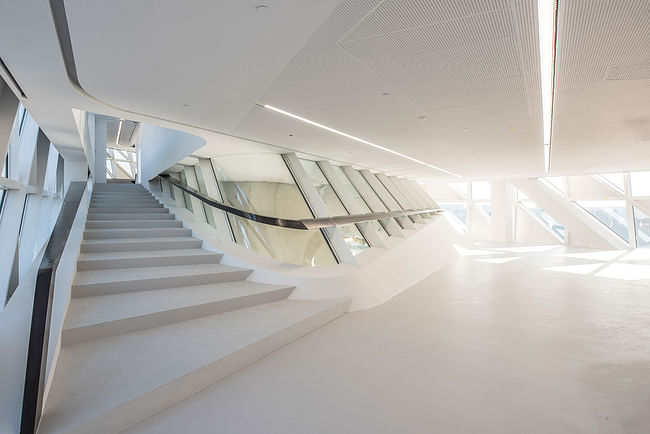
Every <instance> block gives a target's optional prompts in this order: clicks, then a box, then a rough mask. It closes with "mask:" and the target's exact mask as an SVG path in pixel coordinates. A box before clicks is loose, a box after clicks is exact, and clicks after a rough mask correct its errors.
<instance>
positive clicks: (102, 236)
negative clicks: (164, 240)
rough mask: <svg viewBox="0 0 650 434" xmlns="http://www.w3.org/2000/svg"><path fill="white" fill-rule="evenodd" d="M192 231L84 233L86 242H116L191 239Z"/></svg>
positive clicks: (162, 229) (168, 229)
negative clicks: (121, 240)
mask: <svg viewBox="0 0 650 434" xmlns="http://www.w3.org/2000/svg"><path fill="white" fill-rule="evenodd" d="M191 235H192V230H191V229H184V228H158V229H136V230H117V229H107V230H105V231H103V230H101V229H96V230H92V231H85V232H84V239H85V240H114V239H117V238H136V237H137V238H157V237H189V236H191Z"/></svg>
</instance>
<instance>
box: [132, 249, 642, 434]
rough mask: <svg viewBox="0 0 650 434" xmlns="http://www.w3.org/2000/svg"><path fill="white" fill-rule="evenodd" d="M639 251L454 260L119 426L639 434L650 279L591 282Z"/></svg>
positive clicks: (144, 430)
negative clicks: (135, 422) (393, 293)
mask: <svg viewBox="0 0 650 434" xmlns="http://www.w3.org/2000/svg"><path fill="white" fill-rule="evenodd" d="M639 252H641V253H643V251H640V250H637V251H632V252H624V251H623V252H621V254H620V255H614V256H608V255H595V256H594V253H595V251H591V250H579V249H576V248H571V249H567V248H565V247H560V246H544V248H528V247H524V248H518V247H515V248H509V249H503V250H500V249H499V248H496V249H495V248H492V247H491V246H481V250H478V251H477V252H476V254H473V252H472V251H464V252H463V253H462V254H463V255H464V256H462V257H460V258H459V259H458V260H456V261H455V262H454V263H453V264H451V265H449V266H447V267H445V268H443V269H441V270H440V271H438V272H436V273H434V274H433V275H431V276H430V277H428V278H427V279H425V280H423V281H421V282H420V283H418V284H416V285H415V286H413V287H412V288H410V289H408V290H407V291H405V292H403V293H402V294H400V295H398V296H396V297H395V298H393V299H392V300H390V301H388V302H386V303H385V304H382V305H380V306H377V307H375V308H372V309H369V310H365V311H360V312H352V313H349V314H348V315H346V316H344V317H343V318H340V319H338V320H337V321H335V322H333V323H330V324H328V325H326V326H324V327H322V328H320V329H318V330H316V331H315V332H313V333H311V334H310V335H308V336H305V337H303V338H301V339H300V340H298V341H296V342H294V343H292V344H290V345H289V346H287V347H284V348H282V349H280V350H278V351H276V352H275V353H273V354H271V355H269V356H267V357H266V358H264V359H263V360H260V361H258V362H256V363H255V364H253V365H250V366H248V367H247V368H245V369H244V370H241V371H239V372H237V373H236V374H234V375H232V376H230V377H228V378H226V379H224V380H222V381H221V382H219V383H217V384H215V385H213V386H210V387H209V388H207V389H205V390H204V391H202V392H200V393H198V394H196V395H194V396H192V397H190V398H189V399H187V400H185V401H184V402H182V403H180V404H179V405H177V406H176V407H173V408H170V409H167V410H166V411H164V412H162V413H159V414H158V415H156V416H154V417H152V418H151V419H149V420H147V421H144V422H142V423H141V424H139V425H137V426H135V427H133V428H132V429H131V430H129V431H127V433H129V434H154V433H156V434H161V433H179V432H192V433H213V432H223V433H229V434H237V433H283V434H286V433H312V434H316V433H328V434H329V433H373V434H377V433H386V434H388V433H391V434H392V433H500V434H501V433H554V434H561V433H571V434H577V433H589V434H597V433H639V434H641V433H643V434H645V433H648V432H649V428H648V427H650V412H648V409H649V408H650V405H649V403H650V400H649V396H650V327H649V325H650V280H647V279H645V280H644V279H643V278H642V277H643V275H637V280H634V281H630V280H626V278H628V277H629V276H628V275H626V274H619V275H616V277H612V273H613V272H611V273H609V274H608V277H600V276H601V275H602V274H600V275H599V270H600V271H602V270H612V269H613V270H616V269H617V265H619V264H628V260H629V261H630V262H629V263H633V264H634V265H637V266H643V267H645V268H646V269H650V260H649V258H648V256H647V255H643V254H639ZM487 258H491V259H495V258H502V259H503V262H502V263H494V262H493V263H487V262H482V261H481V260H482V259H487ZM507 258H515V259H512V260H509V261H506V259H507ZM640 258H641V259H640ZM631 261H633V262H631ZM585 264H598V266H597V267H589V268H588V269H585V268H584V267H583V268H582V269H579V270H578V271H577V272H561V270H558V268H561V267H565V266H566V267H575V266H576V265H585ZM574 270H576V269H575V268H574ZM583 273H591V274H583Z"/></svg>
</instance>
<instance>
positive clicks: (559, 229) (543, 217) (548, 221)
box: [520, 200, 566, 240]
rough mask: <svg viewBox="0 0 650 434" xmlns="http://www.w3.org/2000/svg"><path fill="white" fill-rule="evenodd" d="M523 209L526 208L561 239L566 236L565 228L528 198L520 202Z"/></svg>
mask: <svg viewBox="0 0 650 434" xmlns="http://www.w3.org/2000/svg"><path fill="white" fill-rule="evenodd" d="M520 203H521V204H522V205H523V207H524V208H525V209H527V210H528V211H529V212H530V213H531V214H532V215H533V216H535V217H536V219H537V220H538V221H539V222H541V223H542V224H544V226H546V227H547V228H549V229H550V230H551V231H553V233H554V234H555V235H557V236H558V237H560V238H561V239H562V240H564V239H565V238H566V230H565V229H564V226H562V225H561V224H559V223H558V222H557V221H556V220H555V219H554V218H553V217H551V216H550V215H548V214H547V213H546V211H544V210H543V209H541V208H540V207H538V206H537V204H536V203H535V202H533V201H530V200H525V201H522V202H520Z"/></svg>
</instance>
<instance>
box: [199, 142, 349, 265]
mask: <svg viewBox="0 0 650 434" xmlns="http://www.w3.org/2000/svg"><path fill="white" fill-rule="evenodd" d="M212 167H213V169H214V171H215V175H216V176H217V181H218V183H219V187H220V190H221V194H222V195H223V201H224V202H225V203H227V204H228V205H230V206H234V207H237V208H242V209H245V210H248V211H252V212H254V213H257V214H262V215H267V216H274V217H280V218H288V219H303V218H312V217H313V215H312V213H311V211H310V210H309V207H308V206H307V204H306V203H305V200H304V198H303V197H302V194H301V193H300V190H298V187H297V186H296V184H295V182H294V180H293V177H292V176H291V173H290V172H289V170H288V169H287V166H286V165H285V163H284V160H283V159H282V156H280V155H279V154H240V155H228V156H222V157H218V158H213V159H212ZM228 219H229V220H230V223H231V226H232V229H233V233H234V236H235V241H236V242H237V243H238V244H241V245H242V246H244V247H247V248H250V249H252V250H254V251H256V252H257V253H260V254H263V255H266V256H269V257H271V258H274V259H277V260H279V261H282V262H289V263H293V264H300V265H330V264H336V260H335V258H334V255H333V254H332V251H331V250H330V248H329V245H328V244H327V241H326V240H325V237H324V236H323V234H322V232H321V231H301V230H295V229H286V228H280V227H276V226H270V225H264V224H261V223H256V222H252V221H250V220H246V219H243V218H240V217H236V216H232V215H228Z"/></svg>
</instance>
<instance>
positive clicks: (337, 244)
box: [282, 153, 358, 265]
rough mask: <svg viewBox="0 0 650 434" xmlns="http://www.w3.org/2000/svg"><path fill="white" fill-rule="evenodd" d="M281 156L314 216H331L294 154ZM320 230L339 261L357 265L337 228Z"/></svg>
mask: <svg viewBox="0 0 650 434" xmlns="http://www.w3.org/2000/svg"><path fill="white" fill-rule="evenodd" d="M282 158H283V159H284V161H285V163H286V164H287V167H288V168H289V170H290V171H291V174H292V175H293V177H294V179H295V180H296V184H297V185H298V188H299V189H300V191H301V192H302V194H303V196H304V197H305V200H306V201H307V204H308V205H309V208H310V209H311V212H312V213H313V214H314V217H331V215H330V212H329V210H328V209H327V206H326V205H325V202H323V199H322V198H321V197H320V195H319V194H318V191H316V188H315V187H314V185H313V184H312V182H311V180H310V179H309V176H308V175H307V173H306V172H305V169H304V168H303V167H302V164H300V161H298V157H297V156H296V154H294V153H291V154H283V155H282ZM322 232H323V235H324V236H325V238H326V239H327V241H328V243H329V245H330V247H331V248H332V251H333V252H334V255H335V256H336V257H337V259H338V261H339V262H341V263H345V264H352V265H358V263H357V260H356V259H354V255H353V254H352V252H351V251H350V248H349V247H348V245H347V244H346V242H345V240H344V239H343V235H342V234H341V230H340V229H339V228H337V227H329V228H324V229H322Z"/></svg>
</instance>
